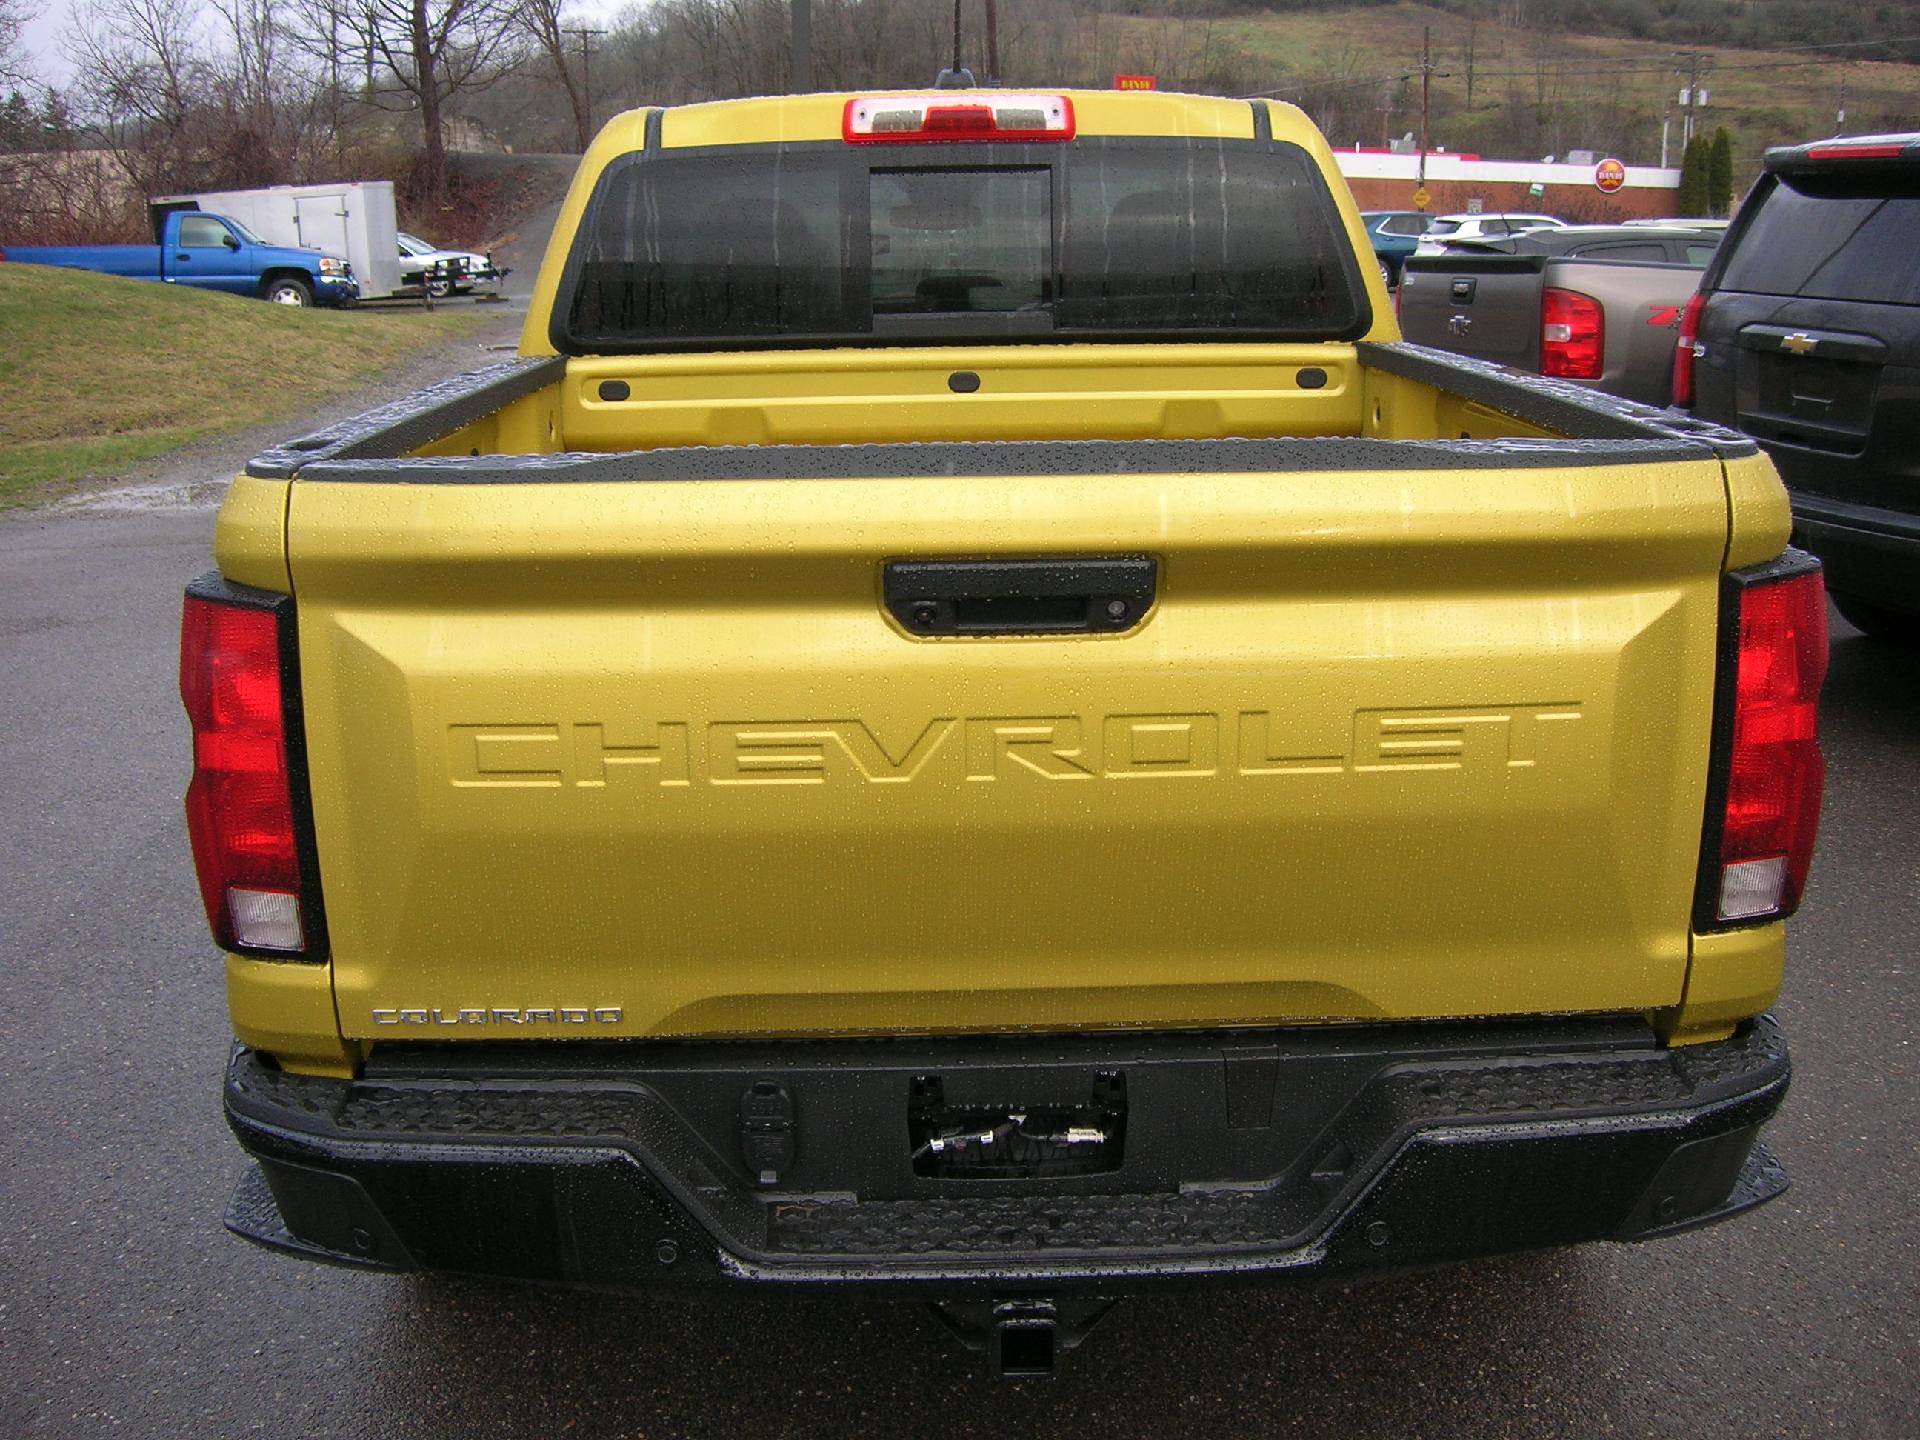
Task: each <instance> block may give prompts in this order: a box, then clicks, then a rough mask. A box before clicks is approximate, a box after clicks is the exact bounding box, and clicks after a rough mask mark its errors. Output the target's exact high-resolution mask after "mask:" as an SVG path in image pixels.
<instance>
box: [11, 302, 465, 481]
mask: <svg viewBox="0 0 1920 1440" xmlns="http://www.w3.org/2000/svg"><path fill="white" fill-rule="evenodd" d="M485 318H486V317H485V316H484V315H483V314H481V313H476V312H475V311H474V310H473V309H472V308H470V307H467V306H461V307H457V308H456V307H450V306H443V307H441V308H439V309H437V310H434V311H431V312H429V311H425V310H417V311H415V310H409V311H399V312H390V311H380V312H372V311H363V312H340V311H332V310H299V309H294V308H291V307H288V306H283V305H268V304H266V303H264V302H263V301H259V300H248V299H242V298H240V297H238V296H234V295H219V294H213V293H210V292H207V291H201V290H187V289H182V288H177V287H175V286H172V285H160V284H153V283H149V282H146V281H140V280H121V279H115V278H113V277H111V276H107V275H95V274H91V273H89V272H85V271H79V270H55V269H51V268H49V267H46V266H39V265H14V264H0V505H6V504H9V503H18V502H19V501H20V500H22V499H24V498H26V496H27V494H28V492H30V491H33V490H38V489H40V488H42V487H45V486H49V485H57V484H60V483H62V482H69V481H73V480H79V479H84V478H86V477H87V476H90V475H101V474H111V473H113V472H114V471H116V470H120V469H123V468H125V467H126V466H129V465H132V464H136V463H137V462H139V461H142V460H146V459H150V458H151V457H153V456H155V455H159V454H161V453H163V452H165V451H167V450H171V449H173V448H174V447H175V446H178V445H183V444H185V443H187V442H188V441H191V440H197V439H200V438H201V437H203V436H207V435H213V434H218V433H220V432H221V431H226V430H237V429H242V428H245V427H246V426H249V425H258V424H261V423H263V422H267V421H272V420H275V419H279V418H281V417H284V416H290V415H293V414H295V413H296V412H298V411H301V410H304V409H306V408H308V407H310V406H312V405H314V404H315V403H317V402H319V401H323V400H325V399H326V398H327V397H329V396H330V395H334V394H337V393H338V392H340V391H342V390H348V389H351V388H353V387H354V386H356V385H362V384H365V383H366V382H367V381H368V380H369V379H371V378H372V377H373V376H375V375H378V374H379V373H380V372H381V371H382V370H384V369H386V368H387V367H389V366H391V365H392V364H394V363H395V362H396V361H398V360H401V359H403V358H404V357H406V356H407V355H408V354H410V353H412V352H414V351H417V350H421V349H424V348H426V347H428V346H430V345H433V344H436V343H439V342H443V341H447V340H453V339H457V338H459V337H460V336H463V335H469V334H472V333H474V332H476V331H477V330H479V329H480V328H481V327H482V326H483V325H484V323H485ZM475 363H476V364H477V363H479V362H478V358H477V357H476V361H475Z"/></svg>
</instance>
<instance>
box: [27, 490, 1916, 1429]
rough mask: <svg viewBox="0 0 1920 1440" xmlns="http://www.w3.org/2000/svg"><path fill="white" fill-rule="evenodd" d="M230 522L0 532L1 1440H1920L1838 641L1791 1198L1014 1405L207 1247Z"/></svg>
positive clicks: (1908, 1024) (942, 1352)
mask: <svg viewBox="0 0 1920 1440" xmlns="http://www.w3.org/2000/svg"><path fill="white" fill-rule="evenodd" d="M213 473H217V472H210V475H211V474H213ZM210 492H217V487H216V486H214V485H212V484H211V483H209V484H208V485H207V486H204V487H200V488H199V489H197V490H196V489H195V488H194V487H186V488H185V489H184V490H182V489H181V488H180V487H177V486H176V487H175V488H174V489H173V490H172V491H169V492H168V495H169V497H170V498H169V499H168V500H167V502H166V503H160V504H156V505H154V506H153V507H151V508H140V505H139V497H138V495H137V494H135V495H133V496H132V497H131V498H129V495H128V494H127V493H121V494H120V495H118V496H117V497H112V496H110V497H108V498H107V499H105V500H95V501H86V500H82V501H81V502H80V503H78V504H68V505H67V506H65V507H59V508H55V509H51V510H46V509H43V510H41V511H37V512H27V513H19V512H16V513H12V514H7V515H0V835H4V837H5V839H4V851H3V852H0V853H3V854H4V863H3V864H0V1436H5V1437H13V1436H70V1435H71V1436H80V1435H88V1436H91V1435H108V1434H111V1435H134V1436H148V1435H152V1436H169V1437H174V1436H179V1437H202V1436H208V1437H211V1436H239V1435H255V1434H271V1435H276V1436H288V1437H303V1440H313V1437H321V1436H335V1435H338V1436H351V1437H355V1440H382V1437H389V1436H391V1437H447V1440H469V1437H479V1436H495V1435H502V1436H529V1437H549V1436H555V1437H558V1436H567V1437H594V1436H614V1435H621V1436H673V1435H762V1436H813V1435H820V1436H847V1435H887V1436H892V1435H949V1434H950V1435H996V1436H997V1435H1005V1434H1024V1433H1052V1434H1083V1433H1084V1434H1110V1435H1213V1436H1220V1435H1232V1436H1240V1435H1258V1434H1307V1435H1335V1434H1344V1435H1351V1436H1396V1435H1406V1436H1420V1437H1450V1436H1474V1437H1483V1436H1507V1435H1515V1436H1519V1435H1526V1436H1579V1437H1588V1436H1604V1435H1624V1436H1654V1435H1661V1436H1664V1435H1673V1436H1688V1437H1718V1436H1739V1437H1753V1436H1773V1435H1785V1436H1800V1435H1829V1434H1831V1435H1844V1436H1912V1435H1915V1434H1916V1433H1920V1418H1916V1416H1917V1413H1920V1274H1917V1272H1916V1262H1920V1213H1916V1208H1915V1206H1914V1202H1913V1197H1914V1195H1915V1192H1916V1189H1917V1188H1920V1140H1917V1139H1916V1132H1917V1126H1920V1041H1916V1039H1915V1038H1914V1033H1915V1028H1916V1022H1917V1021H1920V973H1917V966H1916V952H1917V951H1920V658H1916V657H1915V656H1914V655H1911V654H1901V653H1899V652H1897V651H1893V650H1889V649H1887V648H1885V647H1883V646H1880V645H1878V644H1876V643H1874V642H1872V641H1869V640H1866V639H1864V638H1862V637H1859V636H1857V635H1856V634H1855V633H1854V632H1853V631H1852V630H1850V629H1849V628H1848V627H1847V626H1846V625H1845V623H1844V622H1842V621H1840V620H1838V618H1837V617H1836V618H1835V621H1834V646H1833V665H1832V674H1831V678H1830V680H1829V682H1828V689H1827V705H1826V717H1825V735H1826V747H1827V755H1828V762H1829V767H1830V770H1829V788H1828V795H1827V812H1826V823H1825V826H1824V830H1823V833H1822V837H1821V842H1820V849H1819V854H1818V858H1817V861H1816V864H1815V869H1814V879H1813V882H1812V886H1811V888H1810V892H1809V895H1808V898H1807V901H1806V905H1805V908H1804V910H1803V911H1802V914H1801V917H1800V919H1799V920H1798V921H1797V922H1796V925H1795V929H1794V938H1793V960H1792V968H1791V974H1790V977H1789V979H1788V982H1787V987H1786V992H1785V994H1784V996H1783V998H1782V1000H1781V1003H1780V1006H1779V1014H1780V1016H1781V1018H1782V1020H1783V1022H1784V1024H1785V1025H1786V1027H1787V1031H1788V1033H1789V1036H1790V1038H1791V1040H1792V1042H1793V1044H1794V1049H1795V1060H1796V1064H1797V1075H1796V1080H1795V1086H1794V1091H1793V1093H1792V1095H1791V1096H1790V1097H1789V1099H1788V1101H1787V1104H1786V1108H1785V1110H1784V1112H1783V1114H1782V1115H1781V1117H1780V1118H1779V1119H1778V1120H1777V1121H1776V1122H1775V1123H1774V1124H1773V1126H1772V1127H1771V1129H1770V1131H1769V1138H1770V1140H1771V1142H1772V1144H1773V1146H1774V1148H1775V1151H1776V1152H1777V1154H1778V1155H1779V1157H1780V1158H1781V1160H1782V1161H1783V1163H1784V1164H1785V1165H1786V1167H1787V1169H1788V1171H1789V1172H1790V1173H1791V1174H1792V1176H1793V1178H1794V1182H1795V1183H1794V1188H1793V1189H1792V1191H1791V1192H1789V1194H1788V1195H1787V1196H1786V1197H1785V1198H1784V1199H1782V1200H1780V1201H1778V1202H1776V1203H1775V1204H1773V1205H1771V1206H1768V1207H1767V1208H1766V1209H1764V1210H1762V1211H1760V1212H1758V1213H1756V1214H1754V1215H1751V1216H1748V1217H1746V1218H1744V1219H1742V1220H1740V1221H1737V1222H1735V1223H1733V1224H1730V1225H1724V1226H1720V1227H1717V1228H1714V1229H1710V1230H1707V1231H1703V1232H1699V1233H1696V1234H1693V1235H1689V1236H1684V1237H1681V1238H1679V1239H1675V1240H1669V1241H1664V1242H1660V1243H1657V1244H1652V1245H1647V1246H1642V1247H1626V1246H1591V1247H1587V1248H1584V1249H1580V1250H1574V1251H1561V1252H1554V1253H1548V1254H1542V1255H1534V1256H1525V1257H1520V1258H1515V1259H1509V1260H1503V1261H1498V1262H1493V1263H1482V1264H1478V1265H1474V1266H1472V1267H1468V1268H1461V1269H1453V1270H1445V1271H1440V1272H1434V1273H1429V1274H1424V1275H1418V1276H1412V1277H1404V1278H1399V1279H1392V1280H1385V1281H1378V1282H1374V1283H1371V1284H1367V1285H1362V1286H1356V1287H1352V1288H1335V1287H1323V1288H1316V1289H1298V1288H1290V1289H1260V1290H1246V1291H1235V1292H1231V1293H1202V1294H1197V1295H1192V1296H1184V1297H1178V1298H1157V1299H1150V1300H1140V1299H1136V1300H1132V1301H1128V1302H1125V1303H1124V1304H1123V1305H1122V1306H1121V1307H1120V1308H1119V1309H1118V1310H1116V1311H1115V1312H1114V1314H1113V1315H1112V1316H1111V1317H1110V1318H1109V1319H1108V1320H1107V1321H1106V1323H1105V1324H1104V1326H1103V1327H1102V1328H1101V1329H1100V1330H1099V1331H1098V1332H1096V1334H1095V1335H1094V1336H1093V1337H1092V1339H1091V1340H1090V1341H1089V1342H1088V1344H1087V1345H1086V1347H1085V1348H1084V1349H1083V1350H1081V1351H1080V1352H1078V1353H1076V1354H1075V1355H1073V1356H1072V1357H1071V1358H1070V1363H1069V1365H1068V1368H1067V1371H1066V1373H1065V1375H1064V1376H1063V1377H1062V1378H1061V1379H1060V1380H1058V1381H1056V1382H1054V1383H1051V1384H1044V1385H1028V1386H1012V1385H1008V1384H1006V1383H1004V1382H998V1381H993V1380H990V1379H989V1378H988V1377H987V1376H986V1375H985V1374H984V1372H983V1370H982V1367H981V1364H980V1362H979V1361H978V1360H977V1358H976V1357H974V1356H972V1355H969V1354H967V1353H965V1352H963V1351H961V1350H960V1349H959V1348H958V1347H957V1346H956V1345H954V1344H953V1342H952V1341H950V1340H949V1339H948V1338H947V1337H946V1336H945V1334H944V1333H943V1332H942V1331H940V1330H939V1329H938V1328H937V1326H936V1325H935V1324H934V1322H933V1321H932V1320H931V1319H930V1318H929V1317H928V1316H927V1315H925V1314H924V1312H922V1311H920V1310H918V1309H916V1308H913V1307H899V1306H891V1305H885V1304H867V1303H863V1304H854V1305H843V1304H833V1303H824V1302H815V1301H808V1302H793V1301H787V1300H775V1299H748V1300H741V1301H736V1302H679V1301H666V1300H654V1299H624V1298H609V1297H604V1296H592V1295H578V1294H568V1293H561V1292H551V1291H539V1290H529V1289H518V1288H510V1287H504V1286H496V1285H491V1284H483V1283H476V1282H470V1281H457V1280H449V1279H416V1278H396V1277H382V1276H369V1275H363V1274H356V1273H348V1272H339V1271H333V1270H327V1269H321V1268H318V1267H314V1266H310V1265H306V1264H302V1263H299V1262H296V1261H292V1260H287V1259H282V1258H279V1257H277V1256H274V1255H270V1254H267V1253H265V1252H262V1251H259V1250H256V1249H254V1248H252V1247H250V1246H248V1245H246V1244H243V1243H242V1242H240V1241H238V1240H235V1239H232V1238H231V1237H229V1236H228V1235H227V1234H226V1233H225V1232H224V1231H223V1230H222V1229H221V1228H220V1223H219V1217H220V1212H221V1208H222V1206H223V1204H224V1202H225V1200H226V1198H227V1195H228V1192H229V1191H230V1190H231V1188H232V1186H233V1184H234V1181H235V1180H236V1178H237V1177H238V1176H239V1174H240V1172H241V1169H242V1161H241V1157H240V1155H239V1152H238V1151H237V1150H236V1149H235V1147H234V1145H233V1143H232V1142H231V1140H230V1139H229V1137H228V1135H227V1132H226V1130H225V1127H224V1125H223V1124H222V1122H221V1119H220V1113H219V1104H218V1096H219V1085H218V1082H219V1076H220V1071H221V1066H222V1063H223V1061H224V1058H225V1055H226V1049H227V1044H228V1040H227V1031H226V1023H225V1016H224V1006H223V997H222V986H221V972H220V965H219V963H218V961H217V958H216V957H215V955H214V954H213V952H212V950H211V948H210V945H209V943H208V941H207V938H206V935H205V928H204V922H203V920H202V917H201V915H200V913H199V909H198V901H197V898H196V896H195V891H194V886H193V879H192V875H191V872H190V866H189V861H188V858H187V851H186V845H185V842H184V839H183V837H182V828H181V822H180V810H179V796H180V792H181V790H182V787H183V786H184V783H185V780H186V768H187V749H186V728H185V723H184V721H183V719H182V716H181V713H180V709H179V705H178V703H177V701H176V699H175V697H174V688H173V687H174V673H173V672H174V666H175V663H176V653H177V651H176V645H177V639H176V637H177V628H176V627H177V625H178V597H179V593H180V588H181V585H182V583H183V582H184V581H185V580H186V579H188V578H189V577H191V576H193V575H195V574H197V573H199V572H200V571H202V570H204V569H206V568H207V567H208V566H209V565H210V563H211V560H210V550H209V539H210V534H211V527H212V511H211V509H210V508H208V507H207V504H206V501H207V499H208V496H209V493H210Z"/></svg>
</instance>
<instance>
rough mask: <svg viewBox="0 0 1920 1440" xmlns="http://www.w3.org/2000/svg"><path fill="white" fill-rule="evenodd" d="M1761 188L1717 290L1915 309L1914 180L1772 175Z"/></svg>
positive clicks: (1919, 285) (1917, 226)
mask: <svg viewBox="0 0 1920 1440" xmlns="http://www.w3.org/2000/svg"><path fill="white" fill-rule="evenodd" d="M1764 183H1765V185H1766V188H1765V189H1764V190H1763V191H1762V192H1761V193H1760V194H1759V195H1758V196H1757V197H1756V198H1757V200H1758V205H1757V208H1756V209H1755V212H1754V214H1753V217H1752V219H1751V220H1749V221H1747V222H1746V224H1745V225H1744V226H1743V228H1742V231H1741V234H1740V236H1739V239H1738V241H1737V242H1736V243H1735V244H1734V245H1732V246H1730V247H1728V249H1729V251H1730V253H1729V254H1728V255H1727V259H1726V265H1725V268H1724V269H1723V271H1722V273H1721V275H1720V277H1719V280H1718V282H1717V285H1716V288H1718V289H1722V290H1738V291H1743V292H1746V293H1748V294H1756V295H1785V296H1798V297H1802V298H1806V299H1817V300H1862V301H1867V302H1869V303H1878V304H1889V305H1920V267H1916V266H1915V265H1914V263H1913V250H1914V238H1915V236H1916V235H1920V177H1915V176H1913V175H1911V174H1906V175H1898V174H1885V173H1881V174H1859V173H1851V174H1804V175H1777V176H1769V177H1767V180H1766V182H1764Z"/></svg>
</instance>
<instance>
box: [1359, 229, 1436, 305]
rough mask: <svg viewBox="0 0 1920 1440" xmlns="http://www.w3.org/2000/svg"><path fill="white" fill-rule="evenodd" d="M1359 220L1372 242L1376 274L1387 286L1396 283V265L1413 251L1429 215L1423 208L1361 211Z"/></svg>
mask: <svg viewBox="0 0 1920 1440" xmlns="http://www.w3.org/2000/svg"><path fill="white" fill-rule="evenodd" d="M1360 219H1361V222H1362V223H1363V224H1365V226H1366V227H1367V238H1368V239H1369V240H1371V241H1372V242H1373V253H1374V258H1375V259H1377V260H1379V262H1380V274H1381V276H1382V277H1383V278H1384V279H1385V280H1386V282H1387V286H1388V288H1389V289H1391V288H1392V287H1393V286H1395V285H1398V284H1399V283H1400V266H1401V265H1402V264H1403V263H1404V262H1405V260H1406V258H1407V257H1408V256H1409V255H1411V254H1413V251H1414V247H1415V246H1416V245H1418V244H1419V243H1420V237H1421V236H1422V235H1424V234H1426V233H1427V227H1428V226H1429V225H1431V224H1432V223H1433V217H1432V216H1431V215H1429V214H1427V212H1426V211H1424V210H1363V211H1361V212H1360Z"/></svg>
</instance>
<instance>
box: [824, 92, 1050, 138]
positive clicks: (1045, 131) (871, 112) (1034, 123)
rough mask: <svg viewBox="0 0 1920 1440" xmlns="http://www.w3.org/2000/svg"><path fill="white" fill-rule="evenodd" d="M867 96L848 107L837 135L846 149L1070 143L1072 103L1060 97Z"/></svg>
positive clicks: (850, 102)
mask: <svg viewBox="0 0 1920 1440" xmlns="http://www.w3.org/2000/svg"><path fill="white" fill-rule="evenodd" d="M965 94H966V92H964V91H954V90H946V91H942V92H941V93H939V94H937V95H869V96H860V97H856V98H855V99H852V100H849V101H847V108H846V109H845V110H844V111H843V112H841V116H840V135H841V138H842V139H844V140H845V141H846V142H847V143H848V144H849V145H874V144H904V143H907V142H910V141H943V140H974V141H979V140H997V141H1013V142H1016V143H1018V142H1031V141H1035V140H1071V139H1073V135H1074V123H1073V101H1071V100H1069V99H1068V98H1067V97H1066V96H1065V95H980V96H977V97H968V98H961V97H962V96H964V95H965Z"/></svg>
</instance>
